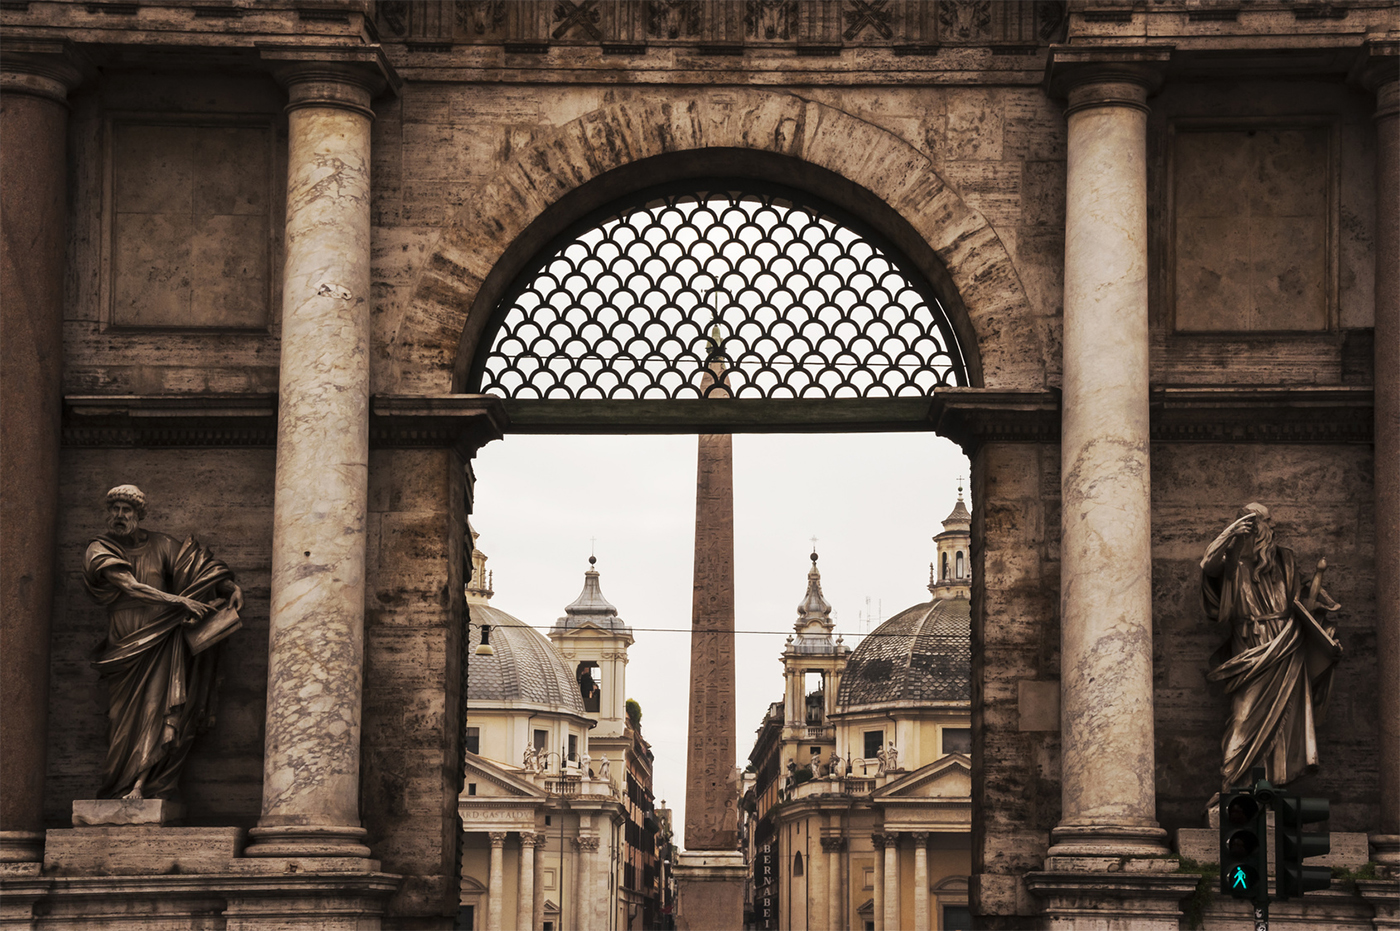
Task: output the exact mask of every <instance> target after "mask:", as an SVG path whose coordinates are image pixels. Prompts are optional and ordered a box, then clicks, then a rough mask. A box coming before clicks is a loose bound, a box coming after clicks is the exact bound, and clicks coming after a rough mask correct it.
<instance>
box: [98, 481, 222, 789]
mask: <svg viewBox="0 0 1400 931" xmlns="http://www.w3.org/2000/svg"><path fill="white" fill-rule="evenodd" d="M106 506H107V532H106V533H105V534H103V535H101V536H99V537H98V538H97V539H95V540H93V541H92V542H91V543H90V544H88V548H87V554H86V556H85V557H84V559H83V581H84V582H85V583H86V585H87V590H88V592H89V593H90V594H91V595H92V597H93V598H94V599H96V600H97V602H98V603H99V604H101V605H104V606H105V607H106V608H107V620H108V626H107V637H106V639H105V640H104V641H103V642H102V644H101V646H100V647H99V654H100V655H99V657H98V659H97V661H96V662H95V663H93V665H94V666H95V667H96V668H97V671H98V673H99V675H100V676H101V677H102V680H103V682H104V683H105V684H106V686H107V717H108V719H109V728H108V736H107V758H106V760H105V762H104V763H103V765H102V788H101V789H100V790H99V791H98V793H97V794H98V797H99V798H119V797H120V798H125V799H142V798H169V797H171V796H172V795H174V794H175V792H176V790H177V788H178V787H179V780H180V773H181V770H183V769H184V766H185V761H186V760H187V759H188V757H189V753H190V748H191V746H192V745H193V742H194V738H195V737H196V736H197V735H198V734H200V733H202V732H204V731H206V730H208V729H209V727H210V726H211V725H212V724H213V721H214V713H213V709H214V686H215V676H216V664H217V662H218V652H219V651H218V650H217V649H213V647H215V646H217V645H218V644H219V643H221V642H222V641H223V640H224V638H226V637H228V636H229V635H230V634H232V633H233V632H234V631H236V630H237V629H238V628H239V627H240V626H241V621H240V620H239V617H238V612H239V610H240V609H241V608H242V607H243V592H242V590H241V589H240V588H239V587H238V584H237V583H236V582H234V579H233V573H232V571H230V570H229V567H228V566H226V565H224V564H223V563H222V562H220V561H219V560H217V559H215V558H214V555H213V554H212V553H211V552H210V551H209V550H208V549H206V548H205V547H203V546H200V545H199V543H197V542H196V541H195V539H194V538H193V537H186V538H185V541H184V543H179V542H177V541H176V540H175V538H174V537H169V536H166V535H165V534H163V533H157V532H155V531H153V530H145V529H143V528H142V527H141V521H142V520H143V519H145V516H146V496H145V494H143V493H142V491H141V489H139V488H137V487H136V486H135V485H118V486H117V487H115V488H113V489H112V490H111V491H109V492H107V498H106ZM221 596H222V597H221Z"/></svg>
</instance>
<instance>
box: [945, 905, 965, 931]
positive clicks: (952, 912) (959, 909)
mask: <svg viewBox="0 0 1400 931" xmlns="http://www.w3.org/2000/svg"><path fill="white" fill-rule="evenodd" d="M943 928H944V931H970V929H971V928H972V909H970V908H968V907H967V906H966V905H945V906H943Z"/></svg>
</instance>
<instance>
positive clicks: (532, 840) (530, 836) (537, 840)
mask: <svg viewBox="0 0 1400 931" xmlns="http://www.w3.org/2000/svg"><path fill="white" fill-rule="evenodd" d="M542 843H544V837H542V836H541V835H539V834H537V833H535V832H534V831H521V832H520V846H521V847H522V848H523V847H534V846H536V845H538V844H542Z"/></svg>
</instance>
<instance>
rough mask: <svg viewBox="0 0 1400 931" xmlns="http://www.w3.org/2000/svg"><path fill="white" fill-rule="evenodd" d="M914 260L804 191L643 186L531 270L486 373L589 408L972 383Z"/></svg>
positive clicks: (512, 388)
mask: <svg viewBox="0 0 1400 931" xmlns="http://www.w3.org/2000/svg"><path fill="white" fill-rule="evenodd" d="M902 261H903V260H902V259H901V258H900V257H898V255H897V253H895V252H894V250H893V249H890V248H886V247H884V246H883V245H881V244H880V243H879V241H878V238H877V237H876V236H875V235H874V234H873V233H867V232H863V231H861V230H860V229H859V228H858V224H855V223H854V221H851V220H850V219H849V218H842V216H841V215H840V214H839V213H838V212H837V211H834V210H832V209H830V208H829V207H827V206H824V205H819V204H817V203H815V202H813V201H812V199H810V198H807V197H805V196H803V195H798V194H796V193H795V192H789V191H785V190H781V189H772V188H770V189H767V190H764V191H758V192H756V191H754V190H752V189H751V188H741V187H737V186H730V185H713V186H704V187H695V186H692V187H689V188H686V189H683V190H671V191H669V192H667V193H662V194H657V193H654V192H653V193H651V194H649V195H642V196H640V197H638V198H637V199H636V200H634V201H632V202H631V203H630V204H628V205H627V206H624V207H622V208H620V209H619V208H617V207H614V208H612V209H611V210H610V211H609V212H608V213H606V214H604V215H603V216H602V218H601V219H598V218H597V217H596V216H595V218H594V219H592V220H586V221H584V222H583V223H581V224H579V225H578V226H576V227H574V229H573V230H571V231H569V232H567V233H565V234H564V235H562V236H561V237H559V239H557V240H556V241H555V243H554V244H553V245H552V246H551V247H550V248H549V249H546V250H545V251H544V259H543V260H542V261H541V262H540V263H538V264H537V265H536V266H535V267H534V269H533V270H528V269H527V271H526V272H525V274H523V275H522V276H521V278H520V279H519V280H518V282H517V285H516V286H515V288H514V289H512V291H511V292H510V293H508V294H507V295H506V297H505V298H504V299H503V300H502V302H501V304H500V305H499V306H498V307H497V310H496V314H495V318H494V326H495V330H494V336H492V335H491V334H490V333H488V334H487V338H488V339H490V346H491V349H490V351H489V353H487V354H486V356H485V357H484V358H483V359H482V360H481V361H479V362H478V363H477V366H476V371H475V372H474V373H473V377H472V379H471V380H470V381H471V383H472V384H473V385H475V386H476V389H475V390H477V391H480V392H482V393H489V394H495V395H499V396H502V397H505V398H515V399H544V398H565V399H574V400H581V399H639V398H658V399H661V398H664V399H679V398H699V397H704V396H708V395H711V394H717V395H720V396H724V395H726V394H727V395H729V396H732V397H738V398H842V397H847V398H850V397H860V398H871V397H876V398H878V397H922V396H928V395H930V394H932V392H933V390H934V389H935V388H937V387H939V386H946V385H964V384H967V377H966V368H965V366H964V363H963V358H962V354H961V351H960V349H959V347H958V344H957V341H956V339H955V337H954V335H953V330H952V327H951V326H950V324H949V322H948V318H947V314H946V313H945V311H944V309H943V307H942V305H941V304H940V303H939V301H938V298H937V297H936V295H934V294H933V292H932V290H931V288H929V287H928V285H927V284H920V283H916V282H922V279H921V278H920V277H919V276H917V275H911V274H909V273H908V272H906V271H905V270H904V269H903V268H902V267H901V264H902ZM718 373H722V375H721V377H719V378H716V377H715V374H718Z"/></svg>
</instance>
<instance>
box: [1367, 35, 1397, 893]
mask: <svg viewBox="0 0 1400 931" xmlns="http://www.w3.org/2000/svg"><path fill="white" fill-rule="evenodd" d="M1375 57H1376V58H1377V59H1378V61H1376V62H1375V64H1373V66H1372V68H1371V75H1372V80H1371V81H1369V82H1368V83H1370V84H1371V85H1372V86H1373V87H1374V88H1375V92H1376V114H1375V124H1376V204H1377V205H1378V209H1377V210H1376V324H1375V326H1376V333H1375V341H1376V348H1375V354H1376V366H1375V369H1376V374H1375V379H1376V384H1375V405H1376V408H1375V410H1376V413H1375V417H1376V436H1375V442H1376V445H1375V468H1374V473H1375V481H1376V486H1375V502H1376V504H1375V514H1376V640H1377V644H1376V646H1377V650H1376V660H1377V667H1378V668H1377V672H1378V674H1379V679H1380V688H1379V689H1378V694H1377V700H1378V702H1379V704H1378V705H1377V721H1378V722H1379V730H1380V771H1381V782H1380V784H1381V785H1383V786H1392V787H1394V786H1397V785H1400V715H1397V714H1396V713H1395V709H1396V708H1400V209H1397V207H1396V205H1397V204H1400V84H1398V83H1397V80H1396V78H1397V71H1400V66H1398V65H1397V62H1396V56H1395V54H1394V46H1393V44H1392V46H1391V54H1389V55H1377V56H1375ZM1380 815H1381V817H1380V825H1379V828H1380V830H1379V831H1378V832H1377V833H1376V834H1375V835H1372V837H1371V844H1372V846H1373V847H1374V848H1375V854H1374V859H1375V860H1376V862H1378V863H1384V864H1386V865H1387V866H1388V867H1389V868H1390V869H1392V870H1400V796H1397V794H1396V793H1395V792H1394V791H1393V790H1392V791H1389V792H1382V793H1381V812H1380Z"/></svg>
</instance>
